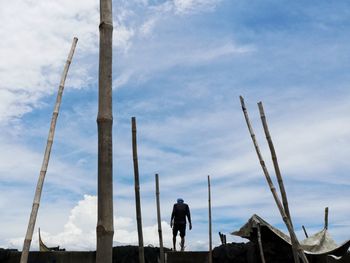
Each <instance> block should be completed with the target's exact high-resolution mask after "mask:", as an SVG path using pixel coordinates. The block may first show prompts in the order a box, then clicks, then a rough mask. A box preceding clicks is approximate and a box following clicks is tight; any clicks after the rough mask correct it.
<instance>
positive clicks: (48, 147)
mask: <svg viewBox="0 0 350 263" xmlns="http://www.w3.org/2000/svg"><path fill="white" fill-rule="evenodd" d="M77 42H78V38H76V37H75V38H74V39H73V43H72V46H71V49H70V52H69V55H68V58H67V61H66V64H65V66H64V69H63V72H62V77H61V82H60V85H59V88H58V93H57V98H56V104H55V108H54V111H53V113H52V118H51V125H50V131H49V135H48V139H47V143H46V149H45V154H44V160H43V162H42V165H41V170H40V175H39V179H38V183H37V186H36V190H35V195H34V201H33V206H32V211H31V213H30V218H29V223H28V228H27V233H26V237H25V239H24V243H23V249H22V254H21V260H20V263H27V261H28V254H29V249H30V244H31V242H32V238H33V232H34V227H35V222H36V217H37V215H38V210H39V205H40V198H41V192H42V189H43V185H44V180H45V176H46V171H47V167H48V165H49V160H50V154H51V148H52V144H53V139H54V135H55V128H56V122H57V117H58V113H59V110H60V106H61V101H62V95H63V90H64V84H65V82H66V78H67V74H68V70H69V66H70V64H71V62H72V58H73V54H74V51H75V47H76V45H77Z"/></svg>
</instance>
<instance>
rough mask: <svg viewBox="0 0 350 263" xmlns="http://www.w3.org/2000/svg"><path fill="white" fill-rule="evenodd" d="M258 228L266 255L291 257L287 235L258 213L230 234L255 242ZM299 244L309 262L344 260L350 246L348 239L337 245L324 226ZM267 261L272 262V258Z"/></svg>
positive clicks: (256, 241) (287, 258)
mask: <svg viewBox="0 0 350 263" xmlns="http://www.w3.org/2000/svg"><path fill="white" fill-rule="evenodd" d="M259 228H260V231H261V242H262V247H263V250H264V254H265V256H266V257H275V258H276V262H277V258H279V260H283V259H282V258H281V257H283V258H284V259H285V260H289V259H292V250H291V241H290V238H289V236H287V235H286V234H284V233H283V232H282V231H280V230H278V229H277V228H275V227H273V226H272V225H270V224H269V223H268V222H266V221H265V220H263V219H262V218H261V217H259V216H258V215H253V216H252V217H251V218H250V219H249V220H248V222H247V223H246V224H245V225H243V226H242V227H241V229H239V230H238V231H234V232H232V233H231V234H232V235H236V236H240V237H243V238H247V239H249V240H250V241H252V242H253V243H255V244H257V243H258V240H257V239H258V229H259ZM300 244H301V246H302V248H303V249H304V251H305V253H306V254H307V257H308V258H309V259H310V262H345V261H341V260H342V259H343V257H348V256H349V255H348V254H347V251H348V249H349V247H350V240H348V241H346V242H344V243H343V244H342V245H337V244H336V243H335V241H334V240H333V239H332V237H331V235H330V234H329V232H328V230H327V229H326V228H324V229H322V230H321V231H320V232H318V233H316V234H314V235H312V236H310V237H308V238H306V239H304V240H303V241H301V242H300ZM327 258H329V259H327ZM330 258H332V259H330ZM267 261H268V262H274V261H273V259H272V260H271V261H269V260H267ZM283 262H287V261H283ZM291 262H292V261H291Z"/></svg>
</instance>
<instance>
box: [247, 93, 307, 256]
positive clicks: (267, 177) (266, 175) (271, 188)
mask: <svg viewBox="0 0 350 263" xmlns="http://www.w3.org/2000/svg"><path fill="white" fill-rule="evenodd" d="M240 100H241V105H242V110H243V113H244V117H245V120H246V123H247V126H248V130H249V133H250V136H251V138H252V141H253V144H254V147H255V151H256V153H257V155H258V159H259V162H260V165H261V168H262V170H263V172H264V175H265V178H266V181H267V183H268V185H269V187H270V190H271V193H272V196H273V198H274V200H275V202H276V205H277V207H278V210H279V212H280V214H281V216H282V219H283V221H284V223H285V224H286V226H287V229H288V231H289V235H290V237H291V240H293V239H294V240H295V245H296V247H295V246H293V243H292V249H293V256H294V262H295V263H299V262H300V259H299V257H298V256H296V255H298V254H297V252H298V253H299V256H300V257H301V258H302V260H303V262H304V263H308V260H307V258H306V256H305V254H304V251H303V250H302V248H301V246H300V244H299V241H298V239H297V237H296V235H295V232H294V229H293V227H292V225H291V223H290V221H289V218H288V217H287V215H286V213H285V211H284V208H283V205H282V203H281V200H280V199H279V197H278V194H277V192H276V188H275V186H274V185H273V182H272V180H271V177H270V174H269V172H268V170H267V168H266V165H265V161H264V159H263V158H262V155H261V153H260V148H259V146H258V143H257V140H256V137H255V134H254V131H253V128H252V126H251V124H250V120H249V116H248V112H247V108H246V106H245V103H244V99H243V97H242V96H240ZM296 251H297V252H296Z"/></svg>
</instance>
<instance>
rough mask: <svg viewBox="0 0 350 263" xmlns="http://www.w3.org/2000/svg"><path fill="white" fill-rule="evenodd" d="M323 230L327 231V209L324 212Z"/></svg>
mask: <svg viewBox="0 0 350 263" xmlns="http://www.w3.org/2000/svg"><path fill="white" fill-rule="evenodd" d="M324 229H328V207H326V208H325V210H324Z"/></svg>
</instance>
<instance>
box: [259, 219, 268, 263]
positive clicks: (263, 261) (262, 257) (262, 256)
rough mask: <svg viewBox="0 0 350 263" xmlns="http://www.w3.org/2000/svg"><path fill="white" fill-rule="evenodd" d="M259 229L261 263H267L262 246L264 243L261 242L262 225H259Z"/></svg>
mask: <svg viewBox="0 0 350 263" xmlns="http://www.w3.org/2000/svg"><path fill="white" fill-rule="evenodd" d="M257 229H258V243H259V251H260V258H261V262H262V263H265V262H266V261H265V256H264V250H263V246H262V242H261V230H260V224H258V225H257Z"/></svg>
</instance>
